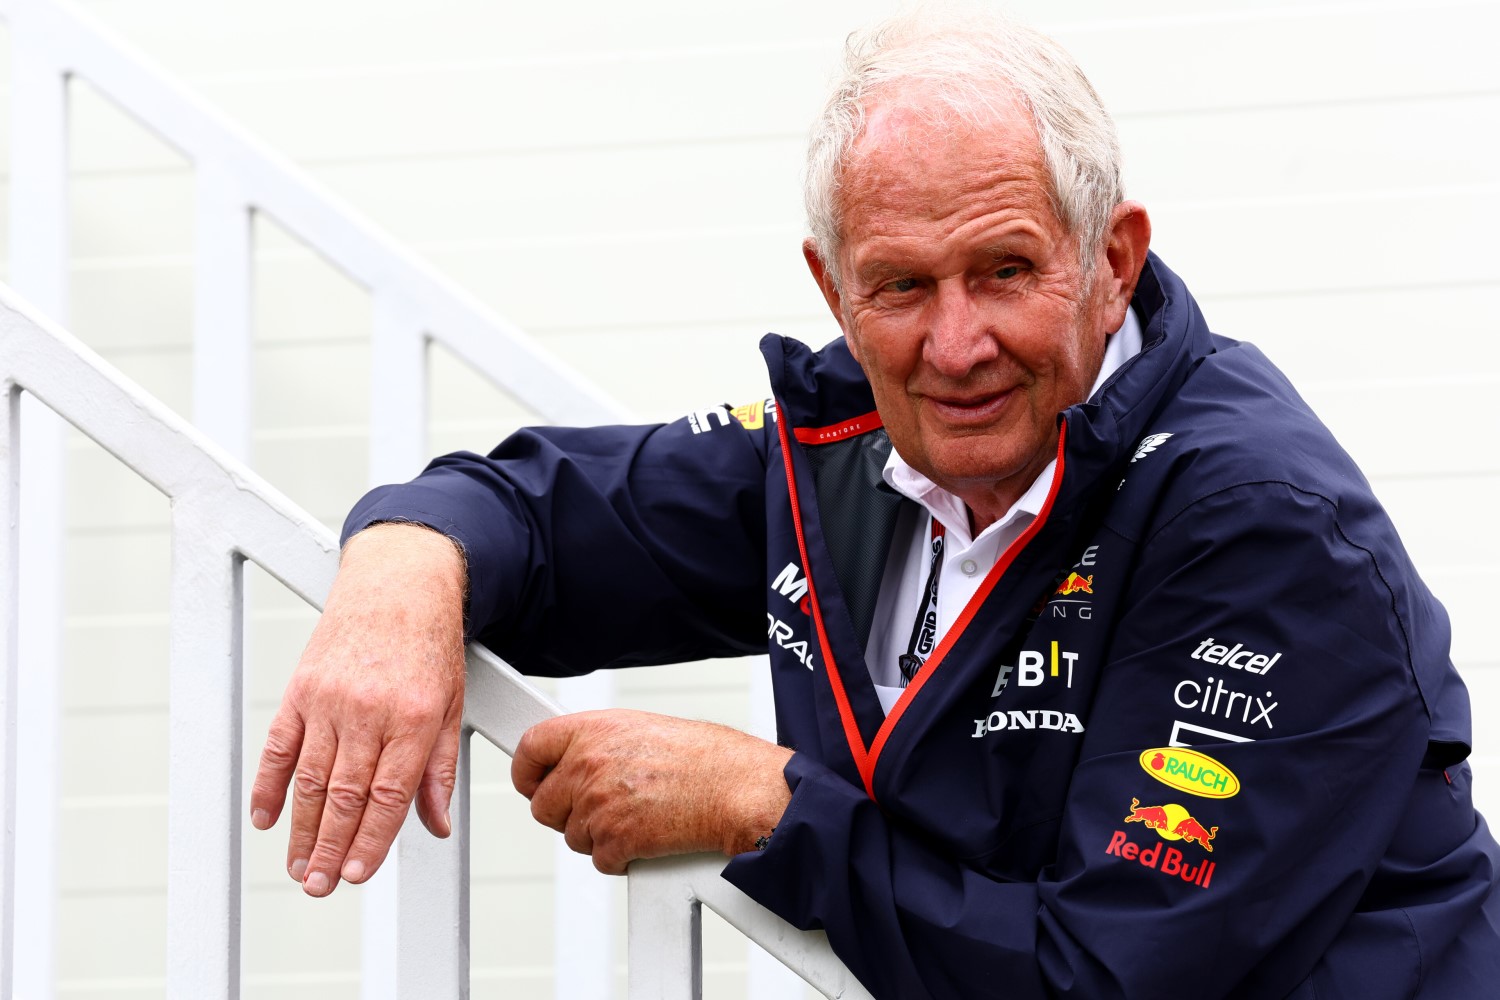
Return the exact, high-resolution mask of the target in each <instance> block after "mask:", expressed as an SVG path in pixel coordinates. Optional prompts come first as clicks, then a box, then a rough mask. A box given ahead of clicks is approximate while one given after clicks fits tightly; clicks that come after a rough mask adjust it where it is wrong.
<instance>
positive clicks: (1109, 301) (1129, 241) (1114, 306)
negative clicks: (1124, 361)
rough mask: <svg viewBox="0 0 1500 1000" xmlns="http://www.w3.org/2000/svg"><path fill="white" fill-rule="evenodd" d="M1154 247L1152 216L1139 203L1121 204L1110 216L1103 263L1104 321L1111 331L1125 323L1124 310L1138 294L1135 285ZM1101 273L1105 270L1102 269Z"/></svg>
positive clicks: (1101, 275) (1124, 202)
mask: <svg viewBox="0 0 1500 1000" xmlns="http://www.w3.org/2000/svg"><path fill="white" fill-rule="evenodd" d="M1150 247H1151V217H1150V216H1148V215H1147V214H1146V206H1145V205H1142V204H1141V203H1140V202H1138V201H1122V202H1120V204H1118V205H1116V206H1115V210H1114V213H1113V214H1112V215H1111V216H1110V222H1109V233H1108V234H1107V235H1106V236H1105V239H1104V251H1103V256H1104V260H1103V261H1101V262H1100V263H1102V264H1104V265H1105V267H1106V268H1107V270H1103V271H1102V273H1101V274H1100V277H1101V278H1103V279H1104V281H1105V283H1106V286H1107V287H1106V288H1105V322H1107V323H1109V324H1110V325H1109V327H1108V329H1110V330H1115V329H1118V328H1119V326H1120V324H1121V323H1123V322H1125V310H1126V309H1128V308H1129V307H1130V299H1131V297H1132V296H1134V295H1135V286H1136V282H1138V281H1139V280H1140V277H1141V269H1142V268H1143V267H1145V266H1146V251H1147V250H1149V249H1150ZM1101 270H1102V269H1101Z"/></svg>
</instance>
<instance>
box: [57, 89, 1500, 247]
mask: <svg viewBox="0 0 1500 1000" xmlns="http://www.w3.org/2000/svg"><path fill="white" fill-rule="evenodd" d="M1497 120H1500V94H1496V95H1479V96H1472V97H1465V98H1451V99H1442V100H1436V99H1435V100H1413V101H1387V102H1373V103H1370V104H1364V105H1358V106H1354V107H1344V106H1327V105H1314V106H1310V107H1300V108H1293V109H1275V110H1263V109H1252V110H1241V111H1229V112H1225V111H1215V112H1210V113H1204V112H1199V113H1185V114H1184V116H1183V117H1182V118H1158V117H1145V118H1138V119H1131V118H1127V119H1125V120H1124V121H1122V123H1121V131H1122V136H1121V140H1122V144H1123V146H1124V150H1125V162H1126V182H1127V189H1128V191H1129V193H1130V195H1131V196H1132V197H1134V198H1139V199H1141V200H1143V201H1145V203H1146V205H1147V207H1148V208H1152V209H1155V208H1156V207H1157V206H1158V205H1165V204H1174V203H1182V202H1188V203H1193V202H1201V201H1222V200H1234V199H1235V198H1238V197H1255V198H1261V197H1275V196H1279V195H1297V196H1306V195H1310V194H1317V193H1327V194H1331V195H1337V196H1347V195H1349V194H1351V193H1357V192H1385V191H1389V190H1393V189H1397V190H1399V189H1402V188H1408V187H1426V186H1428V185H1431V184H1433V183H1434V182H1435V181H1440V182H1441V183H1445V184H1481V183H1485V182H1493V181H1494V180H1495V177H1496V170H1495V167H1494V161H1495V157H1496V154H1497V152H1500V149H1497V147H1500V133H1497V132H1496V130H1493V129H1485V128H1476V127H1475V125H1476V124H1477V123H1479V122H1484V121H1497ZM802 155H803V140H802V138H801V136H800V135H794V136H786V137H779V138H763V137H758V136H755V137H748V138H745V139H737V140H732V141H718V142H702V141H692V140H684V141H679V142H670V143H653V144H639V145H632V146H622V147H611V148H604V149H569V148H544V149H538V150H535V151H532V152H520V153H509V154H507V153H491V154H473V155H465V156H433V157H421V158H410V157H392V158H388V159H383V160H369V159H354V160H339V161H336V162H329V163H321V164H317V165H314V166H313V167H312V168H311V173H312V176H313V177H314V178H315V179H316V180H317V181H319V182H320V183H322V184H323V185H325V186H326V187H327V188H328V189H329V190H332V191H336V192H338V195H339V197H340V198H342V199H344V200H345V201H347V202H348V203H349V204H351V205H352V206H354V207H355V209H356V210H358V211H361V212H364V213H366V214H367V215H368V216H369V217H370V218H371V219H372V220H374V221H375V222H376V223H377V224H379V225H380V226H382V227H383V228H385V229H387V230H389V231H390V232H391V233H392V234H394V235H395V236H396V237H398V238H399V239H402V240H409V241H420V242H435V241H436V242H440V241H454V240H465V239H476V238H485V237H492V236H502V237H507V238H526V237H541V236H554V237H555V236H588V235H592V234H596V233H604V234H609V233H617V232H635V231H647V232H649V231H652V230H686V229H694V228H702V227H705V226H713V225H723V224H725V223H726V222H730V223H732V222H734V221H737V220H745V221H762V222H764V221H767V220H777V221H780V222H785V223H787V224H791V225H800V224H801V218H802V214H801V213H802V207H801V206H802V202H801V191H800V176H801V170H802ZM191 185H192V179H191V177H190V175H189V174H188V173H187V172H186V171H185V170H184V169H177V170H152V171H130V172H118V171H111V172H107V173H102V174H99V173H87V174H83V175H81V176H79V177H78V178H77V180H76V181H75V185H74V188H73V191H74V211H75V217H76V219H77V224H76V225H75V227H74V228H75V237H74V252H75V253H76V254H78V255H80V256H85V257H90V258H96V257H116V256H136V255H153V254H164V253H185V252H187V251H188V250H190V249H191V247H192V240H193V232H192V220H191V214H190V213H191V212H192V209H193V204H192V187H191ZM260 245H261V246H262V247H274V246H280V245H283V244H281V243H280V242H279V241H276V240H269V241H266V240H262V241H261V243H260Z"/></svg>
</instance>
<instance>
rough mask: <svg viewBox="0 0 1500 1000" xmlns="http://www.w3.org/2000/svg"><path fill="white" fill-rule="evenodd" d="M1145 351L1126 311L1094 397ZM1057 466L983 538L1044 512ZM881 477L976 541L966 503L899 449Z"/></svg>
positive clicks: (958, 536)
mask: <svg viewBox="0 0 1500 1000" xmlns="http://www.w3.org/2000/svg"><path fill="white" fill-rule="evenodd" d="M1140 350H1141V324H1140V321H1139V320H1137V319H1136V318H1135V310H1134V309H1126V310H1125V322H1124V323H1121V324H1120V328H1119V329H1118V330H1116V331H1115V332H1114V333H1113V334H1111V335H1110V337H1109V342H1108V343H1107V344H1106V345H1105V348H1104V361H1103V363H1102V364H1101V365H1100V366H1099V375H1098V377H1097V378H1095V379H1094V385H1093V388H1091V389H1090V390H1089V397H1090V398H1092V397H1093V395H1094V394H1095V393H1097V392H1098V391H1099V387H1100V386H1102V385H1104V383H1105V381H1106V380H1108V378H1109V377H1110V376H1111V375H1113V374H1114V373H1115V372H1116V371H1118V370H1119V368H1120V366H1121V365H1123V364H1124V363H1125V362H1126V361H1128V360H1130V359H1131V358H1133V357H1135V355H1137V354H1139V353H1140ZM1056 466H1057V460H1056V459H1053V460H1052V461H1051V462H1048V463H1047V467H1046V468H1045V469H1043V470H1042V471H1041V472H1040V473H1039V474H1038V475H1037V477H1036V479H1034V480H1033V481H1032V483H1031V485H1030V486H1029V487H1028V488H1027V489H1026V492H1025V493H1022V494H1021V497H1020V499H1018V500H1017V501H1016V502H1015V503H1014V504H1012V505H1011V507H1010V509H1009V510H1007V511H1006V512H1005V514H1004V515H1003V516H1002V517H1001V518H1000V519H999V520H997V521H996V522H995V523H994V524H991V525H990V526H989V527H987V528H985V529H984V531H982V532H980V533H979V537H980V538H983V537H984V536H985V535H987V534H989V533H990V532H992V531H1001V530H1004V528H1005V527H1007V526H1008V525H1010V524H1011V523H1012V522H1014V521H1015V520H1016V518H1018V517H1020V516H1022V515H1023V514H1024V515H1027V516H1030V517H1035V516H1036V515H1037V514H1039V513H1040V512H1041V509H1042V504H1044V503H1045V502H1046V500H1047V491H1048V490H1049V489H1051V487H1052V470H1053V469H1054V468H1055V467H1056ZM881 475H883V476H884V477H885V481H886V483H887V484H888V485H889V486H890V487H891V489H893V490H895V491H896V492H897V493H900V494H901V495H902V496H904V497H906V498H908V499H910V500H915V501H916V502H917V503H919V504H921V505H922V506H923V507H925V508H927V511H928V513H930V514H931V515H932V516H933V517H934V518H936V519H937V521H938V522H939V523H940V524H942V526H943V528H944V530H946V531H947V532H948V533H949V534H951V535H953V536H955V538H954V540H955V541H956V542H957V543H958V544H961V545H968V544H969V543H970V542H971V541H973V539H970V538H969V512H968V509H967V508H966V507H965V506H964V503H963V501H962V500H960V499H959V498H958V497H956V496H954V495H953V494H952V493H949V492H948V491H947V490H945V489H943V488H942V487H941V486H939V485H937V484H936V483H934V482H933V481H932V480H930V479H928V478H927V477H926V476H924V475H922V473H920V472H918V471H917V470H916V469H913V468H912V467H911V466H910V465H907V464H906V460H905V459H903V458H902V457H901V456H900V455H899V454H897V452H896V449H895V448H892V449H891V454H890V456H889V457H888V458H887V459H886V460H885V469H884V470H883V471H882V473H881Z"/></svg>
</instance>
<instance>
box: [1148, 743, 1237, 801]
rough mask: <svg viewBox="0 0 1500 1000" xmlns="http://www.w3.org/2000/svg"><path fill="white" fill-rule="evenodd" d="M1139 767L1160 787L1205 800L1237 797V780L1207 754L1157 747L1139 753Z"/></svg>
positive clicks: (1230, 772) (1231, 772)
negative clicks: (1160, 784) (1201, 797)
mask: <svg viewBox="0 0 1500 1000" xmlns="http://www.w3.org/2000/svg"><path fill="white" fill-rule="evenodd" d="M1141 767H1142V768H1143V769H1144V770H1145V772H1146V773H1147V774H1149V775H1151V777H1153V778H1155V779H1156V780H1157V781H1160V782H1161V783H1162V784H1163V785H1167V786H1169V787H1171V788H1175V789H1177V790H1178V791H1180V792H1187V793H1188V794H1189V795H1201V796H1203V797H1204V798H1206V799H1227V798H1230V797H1231V796H1234V795H1237V794H1239V790H1240V779H1239V778H1237V777H1235V775H1234V772H1233V771H1231V770H1230V769H1229V768H1227V767H1225V766H1224V765H1223V764H1220V763H1219V762H1218V761H1216V760H1214V759H1213V758H1212V757H1210V756H1209V755H1208V754H1204V753H1199V752H1198V751H1196V750H1184V749H1181V748H1179V747H1157V748H1155V749H1152V750H1143V751H1142V752H1141Z"/></svg>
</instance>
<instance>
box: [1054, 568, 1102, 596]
mask: <svg viewBox="0 0 1500 1000" xmlns="http://www.w3.org/2000/svg"><path fill="white" fill-rule="evenodd" d="M1093 592H1094V574H1092V573H1090V574H1089V575H1088V576H1079V575H1078V574H1077V573H1069V574H1068V578H1067V579H1066V580H1064V581H1063V582H1062V583H1060V584H1058V585H1057V593H1059V594H1061V595H1062V596H1063V597H1067V596H1068V595H1069V594H1092V593H1093Z"/></svg>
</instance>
